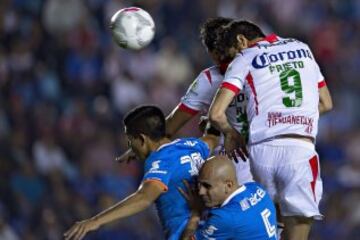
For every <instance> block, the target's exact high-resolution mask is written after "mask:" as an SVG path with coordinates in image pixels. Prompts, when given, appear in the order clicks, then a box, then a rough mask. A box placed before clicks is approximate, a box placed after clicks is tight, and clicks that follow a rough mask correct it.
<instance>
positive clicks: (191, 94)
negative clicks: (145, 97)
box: [119, 17, 253, 184]
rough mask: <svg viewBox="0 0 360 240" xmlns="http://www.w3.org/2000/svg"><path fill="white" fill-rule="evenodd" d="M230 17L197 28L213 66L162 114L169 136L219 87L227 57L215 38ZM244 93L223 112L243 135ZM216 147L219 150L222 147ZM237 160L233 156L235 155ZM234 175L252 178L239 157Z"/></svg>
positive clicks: (203, 110) (208, 101)
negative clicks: (176, 103)
mask: <svg viewBox="0 0 360 240" xmlns="http://www.w3.org/2000/svg"><path fill="white" fill-rule="evenodd" d="M231 21H232V19H230V18H223V17H217V18H210V19H208V20H207V21H206V22H205V23H204V24H203V25H202V26H201V28H200V39H201V42H202V44H203V45H204V47H205V48H206V50H207V52H208V53H209V55H210V56H211V59H212V60H213V62H214V63H215V65H214V66H212V67H210V68H207V69H205V70H203V71H202V72H201V73H200V74H199V75H198V77H197V78H196V79H195V80H194V81H193V83H192V84H191V85H190V87H189V88H188V90H187V92H186V94H185V95H184V96H183V97H182V98H181V101H180V103H179V104H178V105H177V106H176V107H175V109H174V110H173V111H172V112H171V113H170V114H169V116H167V118H166V133H167V135H168V136H169V137H173V136H174V135H175V134H176V132H177V131H179V129H181V128H182V127H183V126H184V125H185V124H186V123H188V122H189V121H190V120H191V119H193V118H194V117H195V116H196V115H197V114H199V113H207V111H208V108H209V107H210V104H211V102H212V100H213V98H214V96H215V93H216V91H217V89H218V88H219V86H220V84H221V82H222V80H223V79H224V73H225V71H226V68H227V66H228V63H229V62H230V61H231V59H226V60H225V61H221V60H220V59H221V58H222V55H223V54H222V53H221V52H220V51H219V49H217V48H216V46H217V45H216V44H215V41H216V38H217V34H218V31H219V29H220V28H222V27H224V26H226V25H227V24H229V23H230V22H231ZM246 102H247V100H246V97H245V94H244V93H239V95H237V96H236V98H234V101H232V102H231V104H230V106H229V108H228V109H227V110H226V115H227V117H228V119H229V122H230V124H231V125H232V126H233V127H234V128H235V129H236V130H237V131H238V132H239V133H240V134H241V135H243V136H244V138H245V139H247V136H248V121H247V116H246ZM222 148H223V147H222V146H220V147H219V151H221V150H222ZM129 155H130V153H129V151H128V152H127V153H126V154H125V155H123V156H122V157H121V158H120V159H119V160H120V161H125V160H128V159H129ZM236 160H237V159H236ZM234 164H235V167H236V171H237V172H238V174H237V177H238V181H239V183H241V184H242V183H245V182H251V181H253V177H252V174H251V172H250V165H249V161H248V160H247V161H243V160H241V158H239V160H237V161H236V162H235V163H234Z"/></svg>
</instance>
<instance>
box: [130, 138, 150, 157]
mask: <svg viewBox="0 0 360 240" xmlns="http://www.w3.org/2000/svg"><path fill="white" fill-rule="evenodd" d="M127 139H128V147H129V148H131V150H132V151H133V152H134V153H135V155H136V156H137V157H138V158H139V159H141V160H144V159H146V158H147V155H148V151H147V148H146V146H145V141H144V139H142V138H141V137H134V136H131V135H127Z"/></svg>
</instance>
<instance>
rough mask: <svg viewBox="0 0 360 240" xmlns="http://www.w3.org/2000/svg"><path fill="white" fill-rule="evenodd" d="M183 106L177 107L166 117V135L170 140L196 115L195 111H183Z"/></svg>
mask: <svg viewBox="0 0 360 240" xmlns="http://www.w3.org/2000/svg"><path fill="white" fill-rule="evenodd" d="M181 106H182V105H181V104H179V105H177V106H176V107H175V108H174V110H172V111H171V113H170V114H169V115H168V116H167V117H166V135H167V136H168V137H169V138H172V137H174V135H175V134H176V133H177V132H178V131H179V130H180V129H181V128H182V127H183V126H185V124H186V123H188V122H189V121H190V120H191V119H192V118H193V117H194V116H195V115H196V113H195V111H193V112H187V111H184V110H182V109H181Z"/></svg>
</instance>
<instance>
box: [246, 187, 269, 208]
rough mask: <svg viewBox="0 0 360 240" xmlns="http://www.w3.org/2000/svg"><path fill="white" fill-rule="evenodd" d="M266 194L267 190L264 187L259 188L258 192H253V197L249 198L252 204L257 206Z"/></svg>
mask: <svg viewBox="0 0 360 240" xmlns="http://www.w3.org/2000/svg"><path fill="white" fill-rule="evenodd" d="M265 195H266V192H265V191H264V190H263V189H261V188H258V189H257V190H256V193H253V194H251V197H249V198H248V200H249V202H250V205H251V206H255V205H256V204H258V203H259V202H260V201H261V200H262V199H263V198H264V197H265Z"/></svg>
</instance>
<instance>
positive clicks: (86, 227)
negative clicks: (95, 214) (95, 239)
mask: <svg viewBox="0 0 360 240" xmlns="http://www.w3.org/2000/svg"><path fill="white" fill-rule="evenodd" d="M99 227H100V226H99V225H98V224H97V223H96V221H95V219H93V218H90V219H86V220H84V221H81V222H76V223H75V224H74V225H73V226H72V227H71V228H70V229H69V230H68V231H67V232H66V233H64V239H65V240H70V239H72V240H80V239H82V238H83V237H84V236H85V235H86V234H87V233H88V232H90V231H94V230H97V229H98V228H99Z"/></svg>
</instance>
